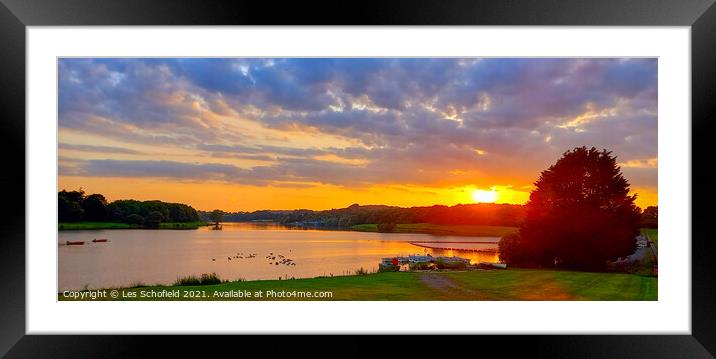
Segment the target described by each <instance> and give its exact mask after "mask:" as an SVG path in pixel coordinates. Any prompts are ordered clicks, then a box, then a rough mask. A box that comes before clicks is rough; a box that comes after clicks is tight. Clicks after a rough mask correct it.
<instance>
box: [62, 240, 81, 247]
mask: <svg viewBox="0 0 716 359" xmlns="http://www.w3.org/2000/svg"><path fill="white" fill-rule="evenodd" d="M65 244H67V245H68V246H81V245H83V244H85V241H67V242H66V243H65Z"/></svg>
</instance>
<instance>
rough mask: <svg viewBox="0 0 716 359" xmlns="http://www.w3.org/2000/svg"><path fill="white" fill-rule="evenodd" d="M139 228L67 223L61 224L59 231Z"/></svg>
mask: <svg viewBox="0 0 716 359" xmlns="http://www.w3.org/2000/svg"><path fill="white" fill-rule="evenodd" d="M128 228H139V226H137V225H133V224H128V223H119V222H67V223H60V224H59V230H61V231H63V230H75V229H128Z"/></svg>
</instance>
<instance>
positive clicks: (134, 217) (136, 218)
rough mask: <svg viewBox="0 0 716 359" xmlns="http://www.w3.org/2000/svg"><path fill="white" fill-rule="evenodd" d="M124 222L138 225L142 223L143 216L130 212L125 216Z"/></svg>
mask: <svg viewBox="0 0 716 359" xmlns="http://www.w3.org/2000/svg"><path fill="white" fill-rule="evenodd" d="M125 222H127V223H130V224H136V225H140V226H141V225H143V224H144V217H142V216H140V215H138V214H136V213H132V214H130V215H128V216H127V218H126V220H125Z"/></svg>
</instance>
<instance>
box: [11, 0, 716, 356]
mask: <svg viewBox="0 0 716 359" xmlns="http://www.w3.org/2000/svg"><path fill="white" fill-rule="evenodd" d="M0 3H1V4H0V49H2V50H0V84H2V86H1V87H0V91H1V92H2V95H1V96H0V113H1V114H2V116H1V117H0V126H1V127H0V129H1V131H2V134H3V135H4V136H3V140H2V141H0V142H2V146H3V150H4V151H3V153H4V154H5V156H4V157H5V158H4V161H3V162H4V168H3V169H2V170H0V183H2V184H3V185H4V186H5V188H6V189H5V191H3V192H5V193H3V198H4V199H5V201H6V203H5V206H3V207H5V210H6V211H7V213H5V221H2V224H0V355H4V354H6V353H7V357H54V358H64V357H68V358H69V357H98V355H96V354H97V353H100V352H101V353H102V357H108V356H109V357H128V356H132V357H134V356H153V355H155V354H157V353H163V354H166V353H165V352H164V351H159V350H158V349H157V348H162V347H163V348H175V349H176V348H177V346H176V345H175V342H174V341H175V340H176V338H169V337H163V336H151V337H147V336H39V335H25V314H26V313H25V299H26V298H25V231H26V229H25V223H26V222H25V216H26V215H28V216H30V215H40V216H41V215H42V214H36V213H25V208H26V207H25V195H26V194H25V191H26V190H27V189H26V187H25V180H26V178H25V156H24V154H25V136H26V133H25V74H26V72H25V63H26V62H25V60H26V59H25V56H26V53H25V46H26V35H25V34H26V33H25V30H26V27H28V26H65V25H70V26H78V25H103V26H107V25H544V26H547V25H559V26H690V27H691V56H692V59H691V71H692V75H691V80H692V93H691V96H692V119H691V127H692V167H691V169H692V173H691V178H692V188H691V191H692V193H693V194H694V195H692V199H691V203H692V209H691V211H692V212H691V218H692V239H691V248H692V261H693V262H692V268H691V270H692V293H691V296H692V307H691V310H692V321H691V323H692V335H690V336H689V335H657V336H644V335H624V336H621V335H609V336H591V335H589V336H587V335H566V336H519V337H515V336H510V337H497V336H481V337H470V339H469V340H470V343H471V344H470V345H471V346H479V345H480V344H481V343H489V345H490V346H492V347H493V348H495V349H497V350H498V351H497V352H499V353H500V355H504V356H511V354H515V353H520V352H521V353H530V354H529V355H530V356H532V357H535V356H536V357H589V358H627V357H628V358H632V357H637V358H640V357H645V358H646V357H648V358H675V357H683V358H692V357H703V358H710V357H713V356H714V354H715V353H716V309H715V307H714V305H715V304H716V273H715V270H714V268H716V266H715V265H714V260H713V258H712V255H713V254H714V253H716V241H714V240H713V238H712V237H713V236H712V235H711V232H712V231H710V228H709V226H710V225H709V222H710V221H709V217H710V215H711V211H710V210H709V208H710V206H711V205H712V203H714V202H715V200H716V195H714V190H713V188H712V187H713V185H714V184H716V170H713V167H711V166H710V164H711V163H712V162H713V157H712V156H713V155H712V153H711V151H710V145H711V142H712V138H711V137H712V134H713V133H714V131H713V129H714V125H713V123H714V120H716V111H715V110H714V106H713V105H712V104H713V103H714V101H713V99H714V97H715V96H716V46H714V45H715V44H716V5H714V0H696V1H683V0H659V1H657V0H629V1H626V0H622V1H620V0H540V1H530V0H523V1H508V0H479V1H474V0H473V1H455V0H453V1H433V2H431V3H417V2H414V1H396V0H392V1H387V0H383V1H375V2H372V1H361V2H356V3H345V2H340V1H332V2H321V1H314V2H285V3H281V4H280V5H277V4H275V3H273V2H266V1H265V2H260V1H171V0H159V1H152V2H151V3H150V2H143V1H139V0H123V1H110V0H65V1H52V0H0ZM277 7H278V8H277ZM660 100H661V101H668V99H660ZM668 120H669V121H685V120H688V119H668ZM21 188H22V189H23V190H20V189H21ZM673 240H678V239H673ZM684 240H686V239H684ZM88 334H91V333H88ZM179 340H181V341H185V340H186V339H183V338H182V339H179ZM191 340H192V342H193V343H195V344H197V345H198V346H199V347H201V345H203V344H202V343H209V342H211V343H213V344H212V345H211V347H214V348H216V347H218V348H219V349H220V350H221V347H222V345H221V344H222V343H225V342H235V339H227V338H226V337H223V338H217V339H214V338H207V337H201V338H192V339H191ZM364 340H365V341H368V340H367V339H363V338H362V339H360V341H364ZM332 341H333V342H334V344H337V345H339V346H342V347H343V350H344V351H346V352H347V353H350V354H356V353H359V352H360V351H361V350H364V351H367V352H370V349H369V347H363V346H361V345H359V339H356V338H350V337H336V338H332ZM515 342H518V343H519V345H514V344H510V343H515ZM396 343H401V344H396ZM391 345H397V346H402V347H404V346H405V345H406V344H405V342H404V341H402V340H396V339H394V341H393V342H392V344H391ZM371 346H372V345H371ZM179 347H180V348H181V346H179ZM274 347H275V348H274V350H279V349H283V350H288V349H291V348H293V347H292V346H290V345H288V346H285V345H279V346H274ZM481 353H485V352H484V351H481ZM162 356H164V355H162ZM204 356H205V357H206V355H204Z"/></svg>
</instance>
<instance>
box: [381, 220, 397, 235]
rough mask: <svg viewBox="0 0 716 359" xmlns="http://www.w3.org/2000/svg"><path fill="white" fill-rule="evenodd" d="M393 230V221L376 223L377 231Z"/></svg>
mask: <svg viewBox="0 0 716 359" xmlns="http://www.w3.org/2000/svg"><path fill="white" fill-rule="evenodd" d="M394 230H395V222H382V223H378V232H384V233H390V232H392V231H394Z"/></svg>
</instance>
